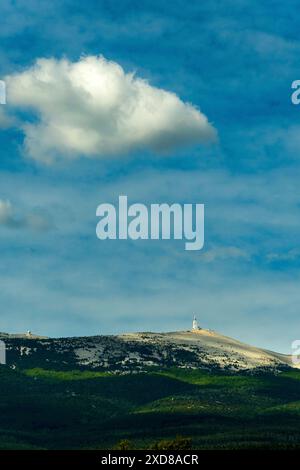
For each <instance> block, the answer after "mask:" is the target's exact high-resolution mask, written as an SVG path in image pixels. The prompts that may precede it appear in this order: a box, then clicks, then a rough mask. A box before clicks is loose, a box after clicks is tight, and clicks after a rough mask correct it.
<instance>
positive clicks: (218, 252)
mask: <svg viewBox="0 0 300 470" xmlns="http://www.w3.org/2000/svg"><path fill="white" fill-rule="evenodd" d="M239 258H243V259H249V258H250V256H249V253H247V252H246V251H244V250H241V249H240V248H237V247H235V246H221V247H214V248H211V249H210V250H208V251H206V252H205V253H203V255H202V259H203V260H204V261H205V262H206V263H211V262H213V261H216V260H225V259H239Z"/></svg>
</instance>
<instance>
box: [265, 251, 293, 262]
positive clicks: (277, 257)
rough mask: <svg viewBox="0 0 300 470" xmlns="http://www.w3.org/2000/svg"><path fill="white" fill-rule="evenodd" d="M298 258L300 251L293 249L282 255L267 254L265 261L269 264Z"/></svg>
mask: <svg viewBox="0 0 300 470" xmlns="http://www.w3.org/2000/svg"><path fill="white" fill-rule="evenodd" d="M299 258H300V250H299V248H293V249H291V250H288V251H286V252H282V253H269V254H268V255H267V260H268V261H269V262H276V261H294V260H296V259H299Z"/></svg>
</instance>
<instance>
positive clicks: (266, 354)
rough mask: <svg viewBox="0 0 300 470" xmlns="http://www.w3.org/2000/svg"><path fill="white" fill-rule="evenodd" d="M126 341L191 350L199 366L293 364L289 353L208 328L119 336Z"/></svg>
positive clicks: (262, 366) (252, 367)
mask: <svg viewBox="0 0 300 470" xmlns="http://www.w3.org/2000/svg"><path fill="white" fill-rule="evenodd" d="M120 338H122V339H123V340H125V341H129V342H132V341H133V342H134V341H136V342H138V343H145V344H156V345H158V344H160V345H161V346H162V349H163V348H164V345H167V344H169V345H170V344H171V345H172V346H173V347H177V348H179V349H181V350H182V349H184V350H185V351H190V352H193V353H194V354H196V355H197V356H198V357H199V362H200V363H201V364H202V365H204V366H205V365H206V366H207V367H208V368H209V367H210V366H213V365H215V366H217V367H221V368H232V369H235V370H251V369H257V368H271V369H273V368H275V369H276V368H280V367H281V366H290V367H297V368H300V365H296V364H293V362H292V358H291V356H289V355H285V354H280V353H276V352H272V351H267V350H264V349H260V348H257V347H254V346H250V345H248V344H245V343H242V342H240V341H238V340H235V339H233V338H229V337H227V336H223V335H221V334H219V333H216V332H214V331H211V330H205V329H199V330H191V331H181V332H180V331H179V332H173V333H131V334H126V335H121V336H120Z"/></svg>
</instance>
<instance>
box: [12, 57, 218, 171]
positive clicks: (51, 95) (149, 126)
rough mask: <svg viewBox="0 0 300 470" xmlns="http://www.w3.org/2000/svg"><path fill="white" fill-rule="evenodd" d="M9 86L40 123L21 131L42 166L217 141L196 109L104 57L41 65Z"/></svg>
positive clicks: (42, 62)
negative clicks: (58, 160)
mask: <svg viewBox="0 0 300 470" xmlns="http://www.w3.org/2000/svg"><path fill="white" fill-rule="evenodd" d="M6 83H7V95H8V100H9V102H10V103H11V104H12V105H14V106H16V107H17V108H25V109H31V110H32V111H33V112H34V113H35V114H36V115H37V118H38V119H37V122H34V123H32V122H25V123H23V125H22V129H23V131H24V134H25V142H24V145H25V149H26V152H27V154H28V155H29V156H30V157H31V158H33V159H35V160H38V161H41V162H44V163H50V162H52V161H53V160H56V159H59V158H66V159H68V158H69V159H72V158H77V157H79V156H84V157H98V158H101V157H106V156H109V155H124V154H127V153H128V152H130V151H137V150H145V149H148V150H149V149H150V150H152V151H154V152H157V153H165V152H166V153H167V152H169V151H172V150H175V149H177V148H180V147H184V146H189V145H192V144H203V143H208V142H211V141H214V140H215V139H216V131H215V129H214V127H213V126H212V125H211V124H210V123H209V122H208V119H207V117H206V116H205V115H204V114H203V113H202V112H200V111H199V110H198V109H197V108H196V107H195V106H193V105H192V104H189V103H184V102H183V101H181V100H180V98H179V97H178V96H177V95H176V94H175V93H171V92H169V91H166V90H163V89H161V88H156V87H154V86H151V85H150V84H149V83H148V82H147V81H146V80H143V79H141V78H139V77H136V76H135V75H134V74H133V73H126V72H125V71H124V70H123V68H122V67H121V66H120V65H119V64H117V63H115V62H111V61H108V60H106V59H105V58H104V57H96V56H88V57H83V58H81V59H80V60H79V61H78V62H70V61H68V60H66V59H63V60H56V59H39V60H37V61H36V63H35V65H34V66H33V67H31V68H29V69H27V70H25V71H23V72H21V73H17V74H13V75H10V76H8V77H6Z"/></svg>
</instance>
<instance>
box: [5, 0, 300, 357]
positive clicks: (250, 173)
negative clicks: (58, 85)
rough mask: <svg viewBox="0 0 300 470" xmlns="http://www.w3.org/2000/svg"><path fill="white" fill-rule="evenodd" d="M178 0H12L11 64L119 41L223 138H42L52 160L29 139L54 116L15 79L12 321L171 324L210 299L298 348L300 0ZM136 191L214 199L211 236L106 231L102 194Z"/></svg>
mask: <svg viewBox="0 0 300 470" xmlns="http://www.w3.org/2000/svg"><path fill="white" fill-rule="evenodd" d="M161 3H162V2H158V1H151V2H150V1H143V2H132V1H131V2H129V1H128V2H127V1H121V2H113V1H89V2H84V3H83V2H80V1H78V0H72V1H55V0H54V1H53V2H51V3H50V2H43V1H36V0H32V1H30V0H27V1H26V2H25V1H7V0H3V1H2V2H1V5H0V17H1V28H0V75H1V76H0V78H2V77H3V78H5V77H8V78H9V77H11V76H17V77H20V76H21V74H22V73H24V72H26V71H28V70H32V67H33V66H34V64H35V63H36V60H37V59H40V58H42V59H49V60H50V59H51V60H53V61H55V64H57V63H59V62H60V61H61V60H62V59H63V58H64V59H65V60H67V61H68V62H69V63H70V64H72V63H76V62H78V61H80V60H81V57H85V56H99V55H102V56H104V57H105V58H106V59H107V60H109V61H113V62H114V63H117V64H119V65H120V66H121V67H122V68H123V69H124V71H125V72H126V73H130V72H134V73H135V77H137V78H141V79H145V80H148V82H149V84H150V85H151V87H153V88H155V89H158V88H159V89H162V90H165V91H166V92H172V93H174V94H176V96H177V97H178V99H180V100H181V102H184V103H191V104H192V105H193V106H194V107H196V108H197V109H200V110H201V112H202V113H203V114H204V115H205V116H206V117H207V118H208V120H209V122H210V123H211V125H212V126H213V127H214V129H215V130H216V132H217V134H218V140H217V141H216V142H213V143H210V142H207V143H205V145H203V144H202V143H201V142H200V143H199V144H198V143H197V144H195V142H193V141H192V142H191V143H190V144H189V142H188V140H187V141H185V144H184V145H182V146H180V148H177V146H176V145H173V146H172V149H171V150H169V151H168V152H167V153H164V152H159V151H158V152H157V151H156V149H155V148H154V147H153V146H152V147H151V145H150V147H149V146H147V145H145V146H143V145H140V146H139V147H138V148H134V147H132V148H131V147H130V148H129V150H128V151H127V152H123V151H122V150H120V151H118V152H115V153H114V154H113V155H111V154H109V152H107V154H105V152H104V153H103V152H102V154H101V156H100V157H99V156H97V157H95V158H86V155H84V152H83V154H82V155H80V152H79V153H78V152H77V153H76V156H74V158H73V155H71V153H68V156H66V155H65V154H64V152H63V151H62V150H60V151H58V153H59V158H58V161H51V162H50V163H49V162H45V158H44V154H43V152H42V150H41V148H40V146H39V142H36V141H35V142H34V145H35V147H34V148H35V150H34V158H33V155H32V152H31V153H30V152H28V148H27V149H26V138H25V143H24V132H25V134H26V131H24V123H27V124H28V123H31V124H33V125H35V123H36V122H37V121H38V120H39V119H40V116H39V114H38V113H37V112H36V109H34V106H33V109H32V107H31V109H28V108H26V106H25V108H24V106H23V105H22V103H23V104H24V99H23V97H21V98H22V99H23V101H22V99H21V98H20V96H18V98H17V99H16V97H15V96H16V94H17V91H15V96H14V103H12V102H10V101H9V99H8V104H7V105H6V106H5V116H4V108H3V106H1V109H0V112H1V113H2V114H0V144H1V153H0V155H1V159H0V188H1V191H0V201H2V202H3V203H7V201H9V204H10V208H8V207H7V206H5V210H8V211H11V213H12V214H13V215H11V220H12V221H13V220H18V223H17V224H14V223H10V222H9V220H8V219H7V218H6V219H5V223H4V222H3V223H2V224H1V223H0V248H1V263H0V285H1V289H0V305H1V328H0V329H1V330H2V331H9V332H14V331H24V330H27V329H31V330H33V331H36V332H38V333H41V334H46V335H51V336H63V335H64V336H66V335H68V336H69V335H83V334H98V333H119V332H124V331H136V330H152V331H168V330H179V329H187V328H189V327H190V323H191V318H192V314H193V313H196V314H197V316H198V319H199V323H200V325H202V326H204V327H206V328H212V329H215V330H218V331H220V332H222V333H224V334H226V335H229V336H234V337H237V338H239V339H241V340H243V341H248V342H250V343H253V344H256V345H259V346H263V347H266V348H270V349H277V350H280V351H284V352H290V344H291V342H292V341H293V340H295V339H298V337H299V335H300V316H299V304H300V290H299V281H300V247H299V235H300V218H299V215H300V214H299V203H300V197H299V177H300V162H299V150H300V138H299V135H300V133H299V132H300V127H299V125H300V107H297V106H294V105H292V103H291V100H290V96H291V83H292V81H293V80H296V79H299V73H300V72H299V53H300V40H299V26H300V25H299V19H298V18H297V14H296V12H297V4H296V2H293V1H290V2H289V3H288V4H287V3H283V2H279V1H273V2H265V4H264V5H262V4H261V3H262V2H258V1H255V2H253V1H251V2H250V1H246V0H240V1H237V0H235V1H230V0H228V1H220V2H217V3H216V2H213V1H204V2H190V3H188V4H187V2H184V1H182V0H180V1H172V2H163V3H164V4H163V5H162V4H161ZM16 83H17V86H19V82H16ZM32 93H33V95H32V96H30V100H31V101H30V102H31V105H32V103H34V102H35V97H36V94H37V91H36V90H34V89H33V91H32ZM50 95H51V93H50ZM50 95H49V96H50ZM8 98H9V96H8ZM26 98H27V99H28V97H26ZM21 101H22V103H21ZM20 103H21V104H20ZM75 104H76V103H74V107H75ZM43 106H44V104H43ZM57 106H58V108H59V106H60V102H58V104H57ZM72 106H73V104H72V100H71V102H70V112H72ZM44 110H45V107H43V112H44ZM59 112H60V109H58V114H59ZM64 112H65V109H64ZM61 116H62V118H64V116H65V114H62V115H61ZM47 132H48V129H47ZM47 135H48V134H47ZM46 137H47V136H46ZM46 137H45V138H46ZM121 143H122V144H123V141H122V142H121ZM56 150H57V149H56ZM119 194H127V195H128V198H129V200H130V201H132V202H137V201H138V202H144V203H146V204H147V203H151V202H194V203H196V202H198V203H204V204H205V208H206V215H205V223H206V228H205V247H204V249H203V250H202V251H200V252H187V251H184V249H183V244H182V243H181V242H174V241H168V242H167V241H138V242H132V241H107V242H100V241H99V240H97V238H96V236H95V227H96V223H97V220H96V217H95V211H96V207H97V205H98V204H100V203H101V202H114V201H116V200H117V197H118V195H119ZM0 209H1V207H0ZM3 210H4V209H3ZM0 213H1V211H0ZM0 215H1V214H0ZM0 222H1V217H0Z"/></svg>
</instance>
